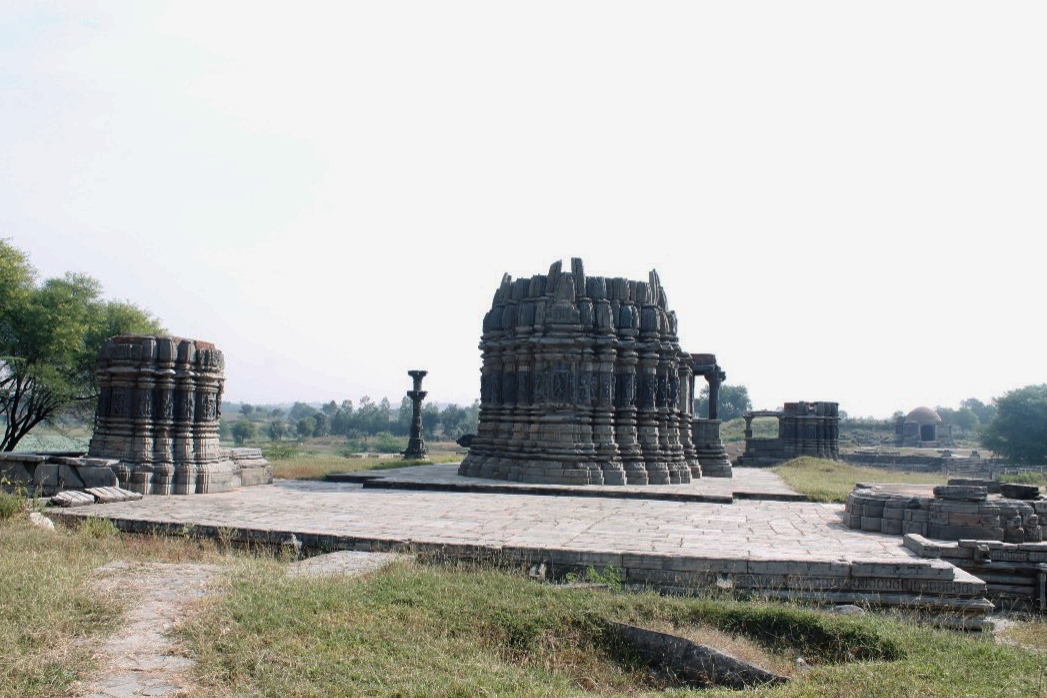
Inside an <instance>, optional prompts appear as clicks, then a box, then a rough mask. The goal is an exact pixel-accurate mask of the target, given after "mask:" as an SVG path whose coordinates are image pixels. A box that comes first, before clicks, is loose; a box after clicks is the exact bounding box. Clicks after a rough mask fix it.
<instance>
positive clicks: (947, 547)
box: [905, 534, 1047, 612]
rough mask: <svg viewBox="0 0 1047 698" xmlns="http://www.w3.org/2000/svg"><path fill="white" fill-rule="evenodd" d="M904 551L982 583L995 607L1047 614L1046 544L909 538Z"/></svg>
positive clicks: (913, 536) (906, 538)
mask: <svg viewBox="0 0 1047 698" xmlns="http://www.w3.org/2000/svg"><path fill="white" fill-rule="evenodd" d="M905 547H906V548H908V549H909V550H911V551H913V552H914V553H916V554H917V555H919V556H920V557H923V558H930V559H940V560H946V561H948V562H950V563H952V564H953V565H956V566H957V567H960V568H961V569H963V570H965V571H967V572H970V573H971V574H973V575H975V576H977V577H978V578H979V579H982V580H983V581H984V582H985V587H986V594H987V595H988V597H989V598H990V599H992V600H993V601H994V602H995V603H999V604H1001V605H1004V606H1008V607H1015V606H1017V607H1024V608H1026V609H1028V610H1037V611H1040V612H1044V611H1047V543H1042V542H1041V543H1000V542H997V541H983V540H961V541H959V542H958V543H938V542H934V541H930V540H927V539H926V538H924V537H923V536H921V535H918V534H909V535H907V536H905Z"/></svg>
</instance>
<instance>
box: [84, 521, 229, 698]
mask: <svg viewBox="0 0 1047 698" xmlns="http://www.w3.org/2000/svg"><path fill="white" fill-rule="evenodd" d="M101 506H112V505H101ZM218 570H219V568H218V567H217V566H215V565H202V564H164V563H127V562H114V563H111V564H109V565H106V566H105V567H101V568H99V570H98V577H97V579H96V580H95V582H94V586H95V588H97V589H98V590H99V591H110V592H117V593H119V594H120V596H121V597H125V598H126V597H129V600H130V607H129V610H128V613H127V616H126V618H125V619H124V621H125V622H124V625H123V626H122V627H121V628H119V629H118V630H117V631H116V632H115V633H113V635H111V636H110V637H109V638H107V639H106V640H105V642H104V643H103V644H102V646H101V647H100V648H99V650H98V660H99V664H100V665H101V669H100V670H99V671H98V672H97V673H95V674H94V675H92V676H90V677H88V679H87V680H85V681H84V682H83V683H81V684H80V685H78V686H76V687H74V691H75V693H76V695H78V696H83V697H85V698H133V697H134V696H180V695H186V692H187V691H188V690H189V689H190V688H191V672H190V669H191V668H192V666H193V663H192V661H191V660H190V659H187V658H186V657H184V656H182V655H181V654H179V652H178V649H177V647H176V645H175V643H174V641H173V640H172V638H171V637H170V633H171V630H172V628H173V627H174V624H175V623H176V622H177V621H178V620H180V619H181V617H182V616H183V614H184V613H185V610H186V606H187V605H188V604H190V603H192V602H193V601H196V600H197V599H199V598H201V597H202V596H203V595H204V593H205V591H206V588H207V585H208V583H209V582H210V580H211V578H212V577H213V576H214V574H215V573H216V572H218Z"/></svg>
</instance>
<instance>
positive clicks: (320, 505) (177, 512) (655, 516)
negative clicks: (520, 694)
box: [51, 480, 914, 561]
mask: <svg viewBox="0 0 1047 698" xmlns="http://www.w3.org/2000/svg"><path fill="white" fill-rule="evenodd" d="M842 510H843V505H840V504H817V503H808V502H800V503H797V502H774V501H735V502H734V503H733V504H709V503H697V502H672V501H661V500H633V499H604V498H583V497H570V496H556V497H544V496H529V495H508V494H478V493H460V492H427V491H405V490H382V489H364V488H362V487H361V486H360V485H354V484H342V483H323V482H307V481H293V480H291V481H278V482H277V483H275V484H273V485H266V486H259V487H252V488H245V489H241V490H236V491H233V492H224V493H217V494H208V495H196V496H192V497H178V496H171V497H146V498H145V499H142V500H140V501H135V502H120V503H112V504H95V505H92V506H86V507H79V508H77V509H76V510H62V511H58V510H51V511H52V512H55V513H56V514H57V513H64V514H65V515H66V516H74V517H75V516H84V515H86V516H101V517H106V518H111V519H116V520H122V521H129V522H138V523H140V524H148V523H155V524H177V525H181V524H187V523H192V524H195V525H197V526H215V527H234V528H238V529H253V530H258V531H272V532H287V533H288V534H291V533H293V534H305V535H310V534H316V535H320V536H328V537H335V538H341V539H345V540H349V539H353V538H361V539H380V540H386V541H400V542H404V543H408V542H414V543H432V544H445V545H483V546H522V547H535V548H542V549H553V548H556V549H564V550H576V551H597V552H615V553H656V554H665V555H674V556H687V557H704V558H715V557H732V558H747V559H805V560H839V561H849V560H869V559H877V560H893V561H904V560H910V559H913V558H914V556H913V555H912V553H910V552H909V551H908V550H906V549H905V548H904V546H903V545H902V541H901V539H900V538H898V537H895V536H888V535H882V534H871V533H864V532H861V531H853V530H850V529H848V528H847V527H845V526H844V525H843V524H842V523H841V517H840V514H841V512H842Z"/></svg>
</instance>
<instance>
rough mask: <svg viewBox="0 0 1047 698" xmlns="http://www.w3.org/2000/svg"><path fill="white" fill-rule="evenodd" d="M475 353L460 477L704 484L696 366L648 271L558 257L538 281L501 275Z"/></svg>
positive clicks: (659, 287)
mask: <svg viewBox="0 0 1047 698" xmlns="http://www.w3.org/2000/svg"><path fill="white" fill-rule="evenodd" d="M480 350H481V352H482V362H483V363H482V368H481V379H480V424H479V428H478V429H477V434H476V437H475V438H474V439H473V441H472V444H471V446H470V450H469V455H468V456H466V458H465V459H464V460H463V461H462V464H461V466H460V468H459V473H460V474H461V475H465V476H471V477H483V478H496V479H503V480H514V481H519V482H530V483H558V484H579V485H600V484H606V485H621V484H630V485H634V484H639V485H646V484H677V483H687V482H690V481H691V479H692V478H696V477H701V475H702V467H701V464H700V462H699V458H698V453H697V451H696V448H695V444H694V441H693V438H692V422H693V421H694V409H693V404H694V378H695V372H694V364H693V359H692V355H690V354H687V353H685V352H683V351H682V350H681V349H680V344H679V341H678V338H677V319H676V314H675V313H674V312H672V311H671V310H669V305H668V300H667V298H666V294H665V289H664V288H662V284H661V282H660V280H659V278H658V274H657V272H655V271H652V272H650V275H649V277H648V280H647V281H631V280H628V279H624V278H605V277H602V276H587V275H586V273H585V270H584V268H583V265H582V261H581V260H580V259H572V260H571V270H570V271H564V270H563V269H562V266H561V262H559V261H558V262H556V263H555V264H553V265H552V266H551V267H550V269H549V272H548V273H547V274H542V275H535V276H531V277H527V278H521V279H516V280H513V279H512V278H511V277H510V276H509V275H508V274H506V275H505V276H503V277H502V283H501V285H500V286H499V288H498V291H497V292H496V293H495V295H494V302H493V303H492V305H491V309H490V310H489V311H488V312H487V314H486V315H485V316H484V320H483V335H482V338H481V341H480ZM701 356H702V357H704V358H703V359H702V361H707V360H708V357H709V356H711V355H701ZM717 370H718V367H717ZM717 440H718V438H717ZM717 474H721V475H729V474H730V465H729V463H727V466H726V468H723V467H719V468H718V472H717Z"/></svg>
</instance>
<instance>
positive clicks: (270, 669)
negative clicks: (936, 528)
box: [180, 562, 1047, 698]
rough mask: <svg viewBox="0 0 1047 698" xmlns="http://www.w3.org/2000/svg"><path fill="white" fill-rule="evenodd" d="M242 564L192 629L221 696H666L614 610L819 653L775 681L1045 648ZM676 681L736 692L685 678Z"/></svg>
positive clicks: (564, 593)
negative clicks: (303, 574)
mask: <svg viewBox="0 0 1047 698" xmlns="http://www.w3.org/2000/svg"><path fill="white" fill-rule="evenodd" d="M273 564H275V563H265V564H258V563H251V564H248V565H244V566H242V567H241V568H240V569H239V570H238V572H237V573H236V574H235V575H233V576H232V577H231V578H230V579H229V580H228V581H227V587H226V589H225V592H224V593H223V594H222V595H220V596H217V597H214V598H212V599H211V600H210V601H209V602H207V603H206V606H205V607H203V608H201V609H200V610H199V612H198V613H197V614H196V615H195V617H194V619H193V620H192V622H190V623H189V624H187V625H185V626H183V627H182V629H181V631H180V632H181V633H182V636H183V638H184V639H185V640H186V642H187V644H188V646H189V647H190V648H191V651H192V653H193V655H194V656H195V657H196V658H197V659H198V665H197V673H198V676H199V677H200V679H201V680H202V681H203V683H204V685H205V687H206V690H205V694H206V695H215V696H219V695H221V696H224V695H265V696H281V695H295V696H355V695H380V696H434V695H439V696H477V695H481V696H483V695H490V696H493V695H497V696H593V695H628V696H641V695H663V694H664V693H663V691H664V689H667V688H669V687H668V686H667V685H666V683H665V678H664V677H661V678H659V676H658V675H655V674H652V673H650V672H648V671H647V667H646V665H644V664H643V663H642V662H639V661H638V660H637V659H636V657H635V655H634V654H633V653H631V652H630V650H629V649H628V648H627V647H623V646H621V645H620V644H619V643H618V641H617V640H616V639H615V638H614V637H613V636H612V633H610V632H609V631H608V630H607V628H606V625H605V624H604V620H606V619H611V620H618V621H622V622H627V623H632V624H636V625H641V626H643V625H646V626H656V627H660V628H666V627H668V628H672V629H675V630H676V631H678V632H680V633H681V634H687V632H688V631H689V630H690V629H693V628H697V627H700V626H701V627H710V628H717V629H719V630H721V631H723V632H726V633H728V634H730V635H736V636H740V637H745V638H749V639H750V640H751V641H753V642H756V643H758V644H759V645H760V646H762V647H765V648H766V649H767V651H770V652H774V653H777V654H779V655H781V656H784V657H786V658H787V659H788V661H790V662H793V661H794V660H795V658H796V657H801V656H802V657H803V658H804V660H805V662H806V663H807V664H809V665H810V666H812V667H813V668H812V669H810V670H809V671H807V672H804V673H802V674H799V675H798V677H797V678H796V679H795V680H794V681H793V682H792V683H790V684H788V685H786V686H782V687H777V688H771V689H759V690H756V691H754V692H753V693H755V694H759V695H767V696H825V697H828V696H842V697H849V696H854V697H857V696H869V697H883V698H887V697H888V696H889V697H891V698H894V697H895V696H942V697H944V696H1010V695H1014V696H1025V695H1028V696H1036V695H1043V693H1042V692H1041V691H1042V689H1043V687H1044V686H1045V685H1047V684H1045V683H1044V681H1045V680H1047V678H1045V673H1044V663H1043V661H1042V657H1040V656H1036V655H1033V654H1031V653H1028V652H1026V651H1024V650H1021V649H1019V648H1014V647H1005V646H997V645H994V644H993V643H992V641H991V639H988V638H983V637H978V636H963V635H959V634H953V633H949V632H945V631H936V630H931V629H927V628H924V627H921V626H918V625H916V624H915V623H914V622H912V621H911V620H907V619H904V618H902V617H896V616H885V615H880V614H868V615H866V616H862V617H841V616H837V615H833V614H829V613H825V612H822V611H818V610H814V609H808V608H801V607H797V606H789V605H782V604H774V603H762V602H742V601H737V600H732V599H728V598H704V599H684V598H670V597H663V596H659V595H657V594H654V593H621V592H614V591H603V590H594V589H571V590H567V589H559V588H556V587H553V586H549V585H542V584H538V583H535V582H533V581H531V580H529V579H526V578H524V577H522V576H521V575H516V574H511V573H506V572H499V571H494V570H482V569H481V570H476V569H465V568H453V567H452V568H429V567H425V566H422V565H418V564H415V563H409V562H404V563H397V564H395V565H393V566H391V567H388V568H386V569H385V570H383V571H381V572H379V573H377V574H375V575H373V576H371V577H369V578H366V579H358V580H354V581H348V580H345V579H344V578H337V577H336V578H330V579H319V580H317V579H314V580H306V579H288V578H285V577H282V576H281V575H280V574H279V570H278V569H277V568H275V567H274V566H273ZM671 693H672V695H694V696H699V695H701V696H718V695H722V696H727V695H734V693H729V692H727V691H716V690H713V691H701V692H699V691H693V692H691V691H688V690H685V689H674V690H673V691H671Z"/></svg>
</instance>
